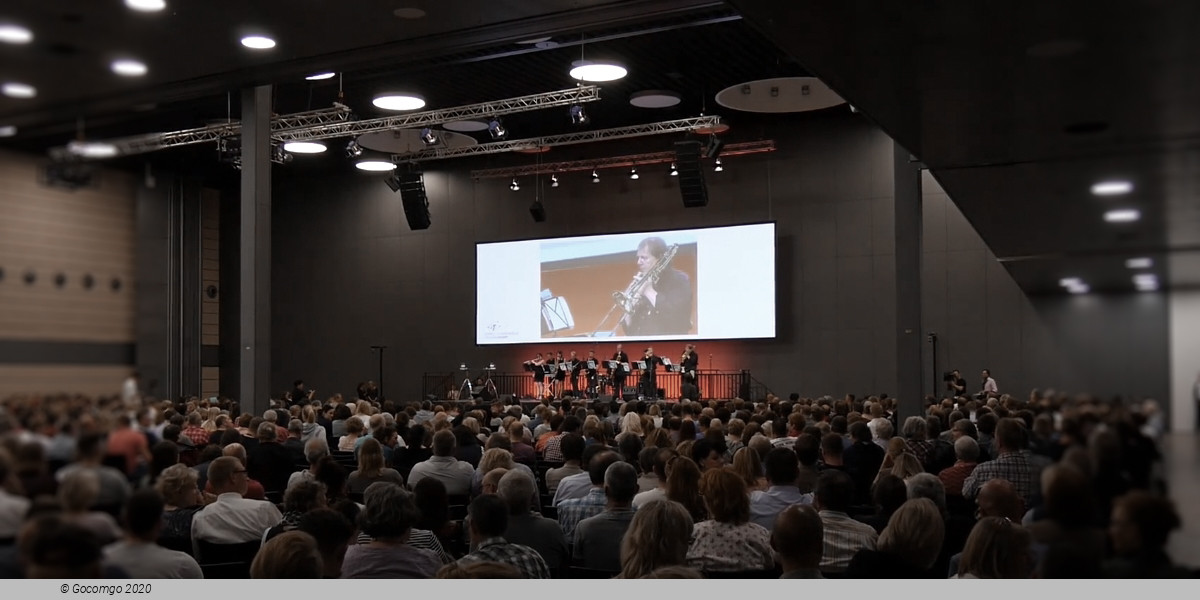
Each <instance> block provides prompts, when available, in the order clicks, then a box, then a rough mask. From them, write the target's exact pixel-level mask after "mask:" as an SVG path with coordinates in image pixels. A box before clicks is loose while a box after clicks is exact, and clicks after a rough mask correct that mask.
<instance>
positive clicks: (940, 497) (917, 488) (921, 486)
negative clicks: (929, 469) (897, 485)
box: [905, 473, 946, 513]
mask: <svg viewBox="0 0 1200 600" xmlns="http://www.w3.org/2000/svg"><path fill="white" fill-rule="evenodd" d="M905 485H906V486H907V487H908V499H909V500H912V499H914V498H928V499H929V500H930V501H932V502H933V503H934V505H935V506H937V508H938V510H939V511H941V512H943V513H944V512H945V511H946V486H945V485H944V484H943V483H942V480H941V479H938V476H937V475H934V474H932V473H918V474H916V475H913V476H912V477H909V478H908V481H906V482H905Z"/></svg>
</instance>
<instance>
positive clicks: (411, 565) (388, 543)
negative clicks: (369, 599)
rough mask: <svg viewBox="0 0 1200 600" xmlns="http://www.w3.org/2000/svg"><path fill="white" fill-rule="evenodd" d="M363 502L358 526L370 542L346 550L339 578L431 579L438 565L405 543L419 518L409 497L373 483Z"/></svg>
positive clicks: (435, 558) (398, 489)
mask: <svg viewBox="0 0 1200 600" xmlns="http://www.w3.org/2000/svg"><path fill="white" fill-rule="evenodd" d="M447 433H449V432H447ZM363 500H364V502H365V506H364V507H363V510H362V512H361V513H360V514H359V515H358V522H359V527H361V528H362V532H363V533H364V534H366V535H367V536H369V537H370V539H371V541H369V542H367V543H365V544H356V545H353V546H350V548H349V549H348V550H347V551H346V555H345V559H344V561H343V562H342V577H343V578H345V579H431V578H432V577H433V576H434V574H435V573H437V570H438V569H440V568H441V566H442V561H441V560H440V559H439V558H438V556H437V555H436V554H434V553H433V552H431V551H429V550H425V549H422V548H416V547H413V546H411V545H409V544H408V543H407V542H408V538H409V535H410V534H411V533H412V527H413V524H414V523H416V522H417V519H418V517H419V516H420V515H419V513H418V512H417V507H416V505H415V504H414V503H413V495H412V493H411V492H409V491H408V490H405V489H404V488H402V487H401V486H399V485H397V484H395V483H391V482H387V481H377V482H375V483H372V484H371V485H370V487H368V488H367V491H366V492H365V493H364V494H363Z"/></svg>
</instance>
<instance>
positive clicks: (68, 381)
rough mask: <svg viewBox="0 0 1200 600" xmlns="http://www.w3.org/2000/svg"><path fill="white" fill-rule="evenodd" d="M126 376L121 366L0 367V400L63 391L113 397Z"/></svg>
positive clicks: (125, 368) (124, 369)
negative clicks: (18, 395)
mask: <svg viewBox="0 0 1200 600" xmlns="http://www.w3.org/2000/svg"><path fill="white" fill-rule="evenodd" d="M129 373H130V368H129V367H128V366H124V365H86V366H85V365H0V399H3V398H7V397H8V396H12V395H15V394H31V393H42V394H55V393H64V392H65V393H78V394H87V395H92V396H100V395H104V396H113V395H117V394H119V393H121V383H122V382H123V381H125V378H126V377H128V376H129Z"/></svg>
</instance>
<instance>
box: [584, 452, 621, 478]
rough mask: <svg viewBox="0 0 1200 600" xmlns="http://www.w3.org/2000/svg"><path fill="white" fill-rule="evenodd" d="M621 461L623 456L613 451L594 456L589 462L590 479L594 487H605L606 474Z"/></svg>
mask: <svg viewBox="0 0 1200 600" xmlns="http://www.w3.org/2000/svg"><path fill="white" fill-rule="evenodd" d="M620 461H621V456H620V455H618V454H617V453H616V452H613V451H611V450H604V451H602V452H600V453H598V454H594V455H593V456H592V457H591V460H589V461H588V479H590V480H591V482H592V485H604V474H605V473H606V472H607V471H608V468H609V467H610V466H612V465H613V464H614V463H618V462H620Z"/></svg>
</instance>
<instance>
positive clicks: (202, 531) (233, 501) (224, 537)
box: [192, 456, 283, 544]
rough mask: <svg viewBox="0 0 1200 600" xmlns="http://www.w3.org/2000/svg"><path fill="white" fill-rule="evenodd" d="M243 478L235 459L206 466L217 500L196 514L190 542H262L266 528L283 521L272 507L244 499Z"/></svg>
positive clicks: (242, 469)
mask: <svg viewBox="0 0 1200 600" xmlns="http://www.w3.org/2000/svg"><path fill="white" fill-rule="evenodd" d="M246 479H247V475H246V469H245V468H244V467H242V463H241V462H239V461H238V460H237V459H236V458H233V457H230V456H222V457H221V458H218V459H216V460H214V461H213V462H212V464H211V465H209V467H208V483H209V484H210V485H212V487H213V492H215V493H216V495H217V499H216V501H215V502H213V503H212V504H209V505H208V506H205V507H204V508H203V509H202V510H201V511H200V512H198V513H196V516H195V518H194V519H193V520H192V539H193V540H196V541H204V542H210V543H213V544H240V543H243V542H252V541H256V540H260V539H262V537H263V533H264V532H266V530H267V529H269V528H271V527H274V526H275V525H278V524H279V522H280V521H282V520H283V515H282V514H281V513H280V512H279V509H278V508H275V505H274V504H271V503H270V502H264V501H262V500H250V499H247V498H245V497H244V495H245V493H246Z"/></svg>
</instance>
